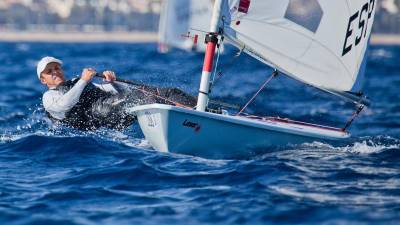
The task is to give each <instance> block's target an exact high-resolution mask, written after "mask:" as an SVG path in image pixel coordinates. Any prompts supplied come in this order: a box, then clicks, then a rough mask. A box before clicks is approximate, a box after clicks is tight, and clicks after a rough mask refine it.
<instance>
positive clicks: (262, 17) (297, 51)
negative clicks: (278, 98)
mask: <svg viewBox="0 0 400 225" xmlns="http://www.w3.org/2000/svg"><path fill="white" fill-rule="evenodd" d="M375 8H376V0H226V1H225V3H224V6H223V11H224V12H223V16H222V17H221V19H222V22H223V23H224V25H222V23H221V25H220V26H221V27H223V28H224V33H225V36H226V37H227V38H228V39H229V40H231V41H232V42H233V44H234V45H236V46H237V47H239V48H243V49H244V50H245V51H246V52H247V53H249V54H250V55H252V56H254V57H255V58H257V59H259V60H261V61H263V62H264V63H266V64H268V65H270V66H272V67H275V68H277V69H278V70H280V71H282V72H284V73H286V74H287V75H289V76H291V77H292V78H294V79H297V80H300V81H302V82H304V83H306V84H310V85H312V86H315V87H318V88H320V89H323V90H327V91H330V92H335V93H341V92H360V91H361V88H362V84H361V83H362V80H363V79H362V77H363V75H364V74H363V73H364V67H365V61H366V60H365V56H366V52H367V48H368V43H369V37H370V33H371V29H372V23H373V19H374V14H375Z"/></svg>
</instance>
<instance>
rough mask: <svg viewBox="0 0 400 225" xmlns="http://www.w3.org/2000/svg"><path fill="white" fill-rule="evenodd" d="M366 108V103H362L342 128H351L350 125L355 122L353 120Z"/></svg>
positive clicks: (344, 129)
mask: <svg viewBox="0 0 400 225" xmlns="http://www.w3.org/2000/svg"><path fill="white" fill-rule="evenodd" d="M363 109H364V105H360V106H359V107H358V108H357V111H355V112H354V113H353V115H352V116H351V117H350V119H349V120H348V121H347V122H346V124H345V125H344V127H343V128H342V130H343V131H346V130H347V128H349V126H350V125H351V124H352V123H353V121H354V120H355V119H356V118H357V116H358V115H360V113H361V111H362V110H363Z"/></svg>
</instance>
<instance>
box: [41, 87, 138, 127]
mask: <svg viewBox="0 0 400 225" xmlns="http://www.w3.org/2000/svg"><path fill="white" fill-rule="evenodd" d="M78 81H79V79H74V80H68V81H65V82H63V83H61V84H60V85H58V86H57V87H56V88H55V90H57V91H61V92H62V93H66V92H68V91H69V90H70V89H71V88H72V87H73V86H74V85H75V84H76V83H77V82H78ZM112 96H113V95H112V94H111V93H109V92H106V91H103V90H101V89H100V88H98V87H96V86H95V85H93V84H92V83H90V82H89V83H88V84H87V85H86V87H85V88H84V89H83V91H82V94H81V95H80V97H79V101H78V103H77V104H76V105H75V106H74V107H73V108H72V109H71V110H70V111H68V112H67V113H66V115H65V118H64V119H62V120H58V119H56V118H54V117H52V116H51V115H50V113H49V112H47V116H48V117H49V118H50V119H51V120H53V121H57V122H61V123H62V124H64V125H66V126H69V127H74V128H78V129H81V130H93V129H97V128H99V127H109V128H124V127H127V126H129V125H131V124H132V123H133V122H134V121H135V118H134V117H133V116H129V115H126V114H124V115H111V114H110V115H106V116H99V113H98V112H96V111H95V108H96V107H94V106H95V105H99V104H102V102H105V100H106V99H109V98H111V97H112ZM114 114H115V113H114ZM119 114H121V113H119ZM110 117H114V118H110Z"/></svg>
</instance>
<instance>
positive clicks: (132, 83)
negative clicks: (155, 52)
mask: <svg viewBox="0 0 400 225" xmlns="http://www.w3.org/2000/svg"><path fill="white" fill-rule="evenodd" d="M95 76H96V77H100V78H104V76H103V75H101V74H99V73H97V74H96V75H95ZM116 81H117V82H121V83H126V84H130V85H132V86H131V87H132V88H133V89H135V90H137V91H140V92H142V93H144V94H148V95H151V96H154V97H156V98H158V99H161V100H164V101H166V102H169V103H172V104H173V105H175V106H179V107H183V108H188V109H192V108H193V107H191V106H187V105H184V104H181V103H179V102H175V101H172V100H170V99H168V98H165V97H162V96H160V95H158V94H154V93H152V92H150V91H146V90H144V87H145V86H144V85H143V84H140V83H138V82H133V81H128V80H122V79H117V80H116ZM136 86H139V87H136ZM157 92H158V88H157Z"/></svg>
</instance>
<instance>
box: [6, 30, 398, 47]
mask: <svg viewBox="0 0 400 225" xmlns="http://www.w3.org/2000/svg"><path fill="white" fill-rule="evenodd" d="M0 33H1V35H0V42H62V43H64V42H66V43H92V42H94V43H96V42H97V43H100V42H115V43H155V42H157V40H158V36H157V33H156V32H152V31H149V32H143V31H138V32H125V31H121V32H119V31H115V32H31V31H29V32H28V31H1V32H0ZM371 44H373V45H400V34H376V33H375V34H373V35H372V37H371Z"/></svg>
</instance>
